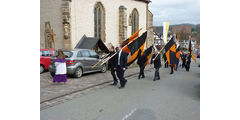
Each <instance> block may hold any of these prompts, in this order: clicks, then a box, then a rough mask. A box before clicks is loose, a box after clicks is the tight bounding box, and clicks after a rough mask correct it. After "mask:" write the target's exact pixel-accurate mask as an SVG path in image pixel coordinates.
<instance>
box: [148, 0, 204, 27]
mask: <svg viewBox="0 0 240 120" xmlns="http://www.w3.org/2000/svg"><path fill="white" fill-rule="evenodd" d="M151 1H152V2H151V3H150V4H149V10H150V11H151V12H152V13H153V26H162V24H163V22H165V21H168V22H170V25H175V24H182V23H191V24H200V0H151Z"/></svg>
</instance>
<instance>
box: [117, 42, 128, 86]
mask: <svg viewBox="0 0 240 120" xmlns="http://www.w3.org/2000/svg"><path fill="white" fill-rule="evenodd" d="M116 58H117V60H116V63H115V68H116V69H117V77H118V78H119V80H120V85H121V86H120V87H119V89H122V88H124V87H125V85H126V83H127V80H126V79H125V78H124V72H125V71H126V69H127V53H126V52H124V51H123V50H122V47H121V46H119V47H118V54H117V57H116Z"/></svg>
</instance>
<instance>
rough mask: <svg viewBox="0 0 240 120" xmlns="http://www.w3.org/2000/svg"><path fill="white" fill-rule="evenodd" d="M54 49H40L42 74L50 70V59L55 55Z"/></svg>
mask: <svg viewBox="0 0 240 120" xmlns="http://www.w3.org/2000/svg"><path fill="white" fill-rule="evenodd" d="M54 52H55V50H53V49H40V73H43V72H44V71H46V70H48V67H49V65H50V59H51V57H52V56H53V55H54V54H55V53H54Z"/></svg>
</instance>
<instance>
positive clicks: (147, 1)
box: [136, 0, 152, 3]
mask: <svg viewBox="0 0 240 120" xmlns="http://www.w3.org/2000/svg"><path fill="white" fill-rule="evenodd" d="M136 1H141V2H145V3H150V2H152V1H151V0H136Z"/></svg>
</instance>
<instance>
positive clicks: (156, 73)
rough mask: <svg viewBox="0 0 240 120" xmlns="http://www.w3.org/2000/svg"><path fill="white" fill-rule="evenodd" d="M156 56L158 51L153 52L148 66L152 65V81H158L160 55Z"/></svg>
mask: <svg viewBox="0 0 240 120" xmlns="http://www.w3.org/2000/svg"><path fill="white" fill-rule="evenodd" d="M157 54H158V51H157V50H155V51H154V54H153V55H152V58H151V62H150V66H151V65H152V63H154V68H155V74H154V79H153V81H156V80H160V75H159V68H160V67H161V57H160V56H161V55H158V56H157ZM156 56H157V57H156ZM155 57H156V58H155Z"/></svg>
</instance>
